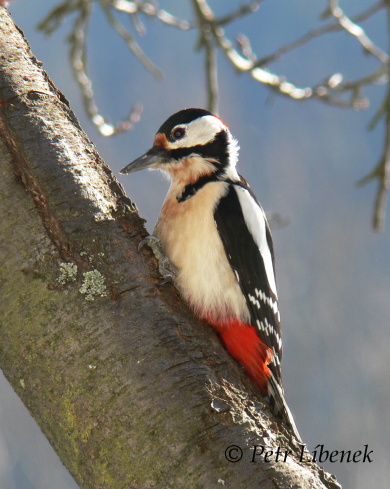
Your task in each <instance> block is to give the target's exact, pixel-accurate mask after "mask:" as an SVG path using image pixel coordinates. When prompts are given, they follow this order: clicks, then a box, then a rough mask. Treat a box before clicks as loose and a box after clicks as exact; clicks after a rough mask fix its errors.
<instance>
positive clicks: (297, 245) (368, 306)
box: [0, 0, 390, 489]
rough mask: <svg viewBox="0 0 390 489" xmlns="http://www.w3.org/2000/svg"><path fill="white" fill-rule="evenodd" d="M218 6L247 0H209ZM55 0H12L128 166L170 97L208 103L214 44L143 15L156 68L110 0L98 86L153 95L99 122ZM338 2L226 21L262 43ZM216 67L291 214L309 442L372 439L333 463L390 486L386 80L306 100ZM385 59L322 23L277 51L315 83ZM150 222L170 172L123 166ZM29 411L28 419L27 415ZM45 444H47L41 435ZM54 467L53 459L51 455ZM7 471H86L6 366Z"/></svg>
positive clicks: (261, 189) (254, 168) (226, 108)
mask: <svg viewBox="0 0 390 489" xmlns="http://www.w3.org/2000/svg"><path fill="white" fill-rule="evenodd" d="M210 4H211V6H213V7H215V9H216V11H217V12H219V13H223V12H227V11H230V9H233V8H234V6H235V5H237V4H238V2H236V1H230V0H229V1H224V2H220V1H217V0H214V1H211V2H210ZM54 5H56V2H55V1H50V2H48V1H47V0H35V1H34V2H26V1H25V0H16V1H15V2H12V3H11V5H10V11H11V13H12V14H13V17H14V19H15V21H16V22H17V23H18V25H19V26H20V27H21V28H22V30H23V31H24V33H25V35H26V37H27V39H28V40H29V42H30V45H31V47H32V50H33V52H34V54H35V55H36V56H37V58H38V59H40V60H41V61H42V62H43V66H44V68H45V70H46V71H47V72H48V74H49V76H50V77H51V78H52V79H53V81H54V83H55V84H56V85H57V86H58V88H59V89H60V90H61V91H63V93H64V94H65V96H66V97H67V98H68V100H69V101H70V104H71V107H72V109H73V110H74V111H75V112H76V115H77V117H78V118H79V119H80V122H81V124H82V126H83V128H84V130H86V132H87V133H88V135H89V137H90V138H91V139H92V140H93V142H94V143H95V145H96V146H97V148H98V150H99V152H100V154H101V155H102V156H103V158H104V159H105V161H106V162H107V163H108V164H109V165H110V167H111V168H112V169H113V170H114V171H115V172H116V173H117V174H118V171H119V169H121V168H122V167H123V166H125V165H126V164H127V163H128V162H130V161H131V160H132V159H134V158H135V157H137V156H138V155H140V154H142V153H143V152H144V151H145V150H146V149H148V148H149V146H150V145H151V142H152V139H153V135H154V133H155V132H156V130H157V129H158V127H159V126H160V125H161V123H162V122H163V121H164V120H165V119H166V118H167V117H168V116H169V115H170V114H172V113H173V112H175V111H177V110H179V109H181V108H184V107H190V106H199V107H202V106H204V105H205V103H206V95H205V92H204V74H203V70H202V67H203V58H202V56H201V54H200V53H199V52H194V46H195V44H196V41H197V37H196V33H195V32H187V33H184V32H181V31H178V30H176V29H174V28H171V27H166V26H161V25H160V24H159V23H158V22H157V21H154V22H149V21H148V20H145V25H146V27H147V31H148V33H147V35H146V36H144V37H143V38H142V39H140V44H141V45H142V47H143V48H144V49H145V51H146V52H147V54H148V55H149V56H150V57H151V58H152V59H153V61H154V62H155V63H156V64H157V65H158V66H159V67H160V68H161V69H162V70H163V71H164V79H163V80H162V81H156V80H155V79H153V77H152V76H151V75H150V74H148V73H146V72H145V70H144V69H143V68H142V67H140V65H139V63H138V62H137V61H136V60H134V58H132V57H131V55H130V54H129V53H128V52H127V50H126V48H125V46H124V45H123V42H121V40H119V39H118V38H117V37H116V36H115V35H113V33H112V32H111V30H110V29H109V28H107V27H106V24H105V20H104V18H103V16H102V15H101V13H100V12H99V10H98V8H96V11H95V15H94V19H93V23H92V25H91V28H90V37H89V44H88V53H89V59H90V75H91V77H92V79H93V80H94V82H95V92H96V96H97V101H98V103H99V105H100V106H101V108H102V110H103V111H104V113H105V114H106V115H108V117H109V118H110V119H111V120H113V121H117V120H119V119H121V118H123V117H125V116H126V115H127V112H128V110H129V108H130V107H131V106H132V105H133V104H134V103H136V102H141V103H142V104H143V106H144V114H143V117H142V120H141V122H140V123H139V124H138V125H137V127H136V129H135V130H134V131H133V132H129V133H126V134H122V135H120V136H116V137H114V138H103V137H102V136H100V135H99V134H98V133H97V131H96V130H95V128H94V127H93V126H92V124H91V123H90V122H89V120H88V119H87V117H86V116H85V113H84V110H83V107H82V103H81V97H80V94H79V91H78V88H77V86H76V83H75V82H74V80H73V79H72V75H71V73H70V69H69V65H68V56H67V51H66V45H65V44H64V39H65V38H66V36H67V33H68V32H69V29H70V23H69V21H67V22H65V23H64V24H63V25H62V26H61V28H60V29H59V31H58V32H57V33H55V34H54V35H52V36H51V37H49V38H47V37H45V36H43V35H42V34H41V33H38V32H37V31H36V30H35V26H36V24H37V23H38V22H39V21H40V20H41V19H42V18H43V17H44V15H45V14H46V13H47V12H48V10H49V8H50V7H51V6H54ZM160 5H161V7H163V8H166V9H167V10H168V11H171V12H172V13H175V14H176V15H178V16H182V17H187V18H188V17H189V18H191V9H190V8H189V6H188V5H189V3H188V2H180V3H178V2H174V1H173V0H169V1H161V2H160ZM325 6H326V2H325V1H324V2H322V1H319V2H307V1H304V0H296V1H294V2H291V1H287V0H273V1H272V2H270V1H267V2H263V4H262V7H261V9H260V11H259V12H258V13H257V14H255V15H253V16H251V17H248V18H246V19H245V20H242V21H239V22H235V23H234V24H232V25H231V26H229V27H228V28H227V34H228V36H229V37H230V38H231V39H232V40H233V39H234V37H235V36H236V35H237V34H239V33H242V32H245V33H246V34H247V35H248V37H249V38H250V39H251V41H252V47H253V49H254V51H255V52H256V53H257V54H258V56H259V57H262V56H264V55H267V54H269V53H271V52H273V51H274V50H275V49H276V48H277V47H278V46H279V45H280V44H284V43H287V42H290V41H292V40H293V39H295V38H296V37H298V36H299V35H302V34H304V33H305V32H307V31H308V30H309V29H310V28H312V27H315V26H318V25H322V24H321V21H320V20H319V18H318V17H319V14H320V13H321V12H322V11H323V10H324V9H325ZM341 6H342V7H343V8H344V10H345V11H346V12H347V13H348V14H351V15H353V14H356V13H358V12H359V11H360V10H362V9H364V8H366V7H367V2H366V1H363V0H355V1H353V2H352V1H351V0H349V1H347V0H344V1H342V2H341ZM366 26H367V32H368V34H369V35H370V37H371V38H372V39H373V40H374V41H375V42H376V43H377V44H378V45H379V46H381V47H382V48H383V49H386V46H387V43H388V41H387V32H386V19H385V15H384V13H379V14H377V15H376V16H375V17H373V18H372V19H371V20H370V21H368V22H367V23H366V24H364V27H366ZM218 63H219V67H220V72H219V83H220V106H219V114H220V116H221V117H222V118H223V119H224V120H225V121H226V122H227V123H228V125H229V126H230V128H231V131H232V133H233V134H234V136H235V137H236V138H237V139H238V140H239V143H240V146H241V151H240V162H239V171H240V172H241V173H242V174H243V175H244V176H245V177H246V178H247V179H248V180H249V182H250V184H251V187H252V188H253V190H254V192H255V193H256V194H257V196H258V197H259V199H260V201H261V203H262V205H263V207H264V208H265V210H266V211H267V212H271V213H272V212H277V213H278V214H280V215H281V216H282V217H283V218H284V219H285V220H286V221H288V224H287V225H286V226H284V227H282V228H280V229H273V237H274V243H275V251H276V269H277V284H278V291H279V298H280V308H281V314H282V330H283V342H284V358H283V365H282V367H283V377H284V384H285V390H286V396H287V401H288V403H289V405H290V407H291V409H292V411H293V413H294V416H295V419H296V422H297V426H298V428H299V430H300V432H301V434H302V436H303V439H304V440H305V441H306V443H307V444H308V446H309V448H310V449H311V450H312V449H314V447H315V446H316V445H317V444H319V443H323V444H325V446H326V447H329V449H330V450H340V449H344V450H354V451H355V450H358V449H361V448H362V446H363V445H364V444H368V445H369V447H370V449H373V450H374V462H373V463H371V464H352V465H351V464H346V463H343V464H329V465H327V466H326V468H327V470H329V471H331V472H333V473H335V474H336V476H337V477H338V479H339V480H340V482H341V483H342V484H343V487H345V488H349V487H350V488H354V489H363V488H366V487H371V486H372V484H373V481H376V487H385V486H386V484H387V481H388V480H389V478H390V469H389V464H388V461H387V458H386V456H387V450H388V439H389V435H390V433H389V428H388V424H387V423H384V422H383V420H386V419H389V417H390V407H389V406H390V403H389V391H390V381H389V378H388V377H389V376H388V368H387V360H388V355H389V348H388V341H387V340H388V336H389V335H388V323H389V317H390V300H389V276H390V261H389V257H388V251H389V244H390V233H389V229H390V223H388V225H387V228H386V229H385V230H384V231H383V232H382V233H374V232H373V231H372V229H371V215H372V207H373V202H374V198H375V192H376V183H370V184H368V185H367V186H365V187H363V188H357V187H356V185H355V184H356V182H357V180H358V179H360V178H362V177H363V176H364V175H366V174H367V173H368V172H369V171H370V170H371V169H372V168H373V166H374V165H375V164H376V163H377V161H378V159H379V157H380V155H381V152H382V144H383V135H384V127H383V125H382V124H379V125H378V126H377V128H376V129H375V130H374V131H367V125H368V123H369V121H370V120H371V118H372V117H373V115H374V113H375V111H376V110H377V108H378V106H379V104H380V103H381V100H382V98H383V96H384V93H385V86H375V87H371V88H369V89H368V90H367V95H369V97H370V101H371V105H370V108H369V109H368V110H367V111H353V110H344V109H338V108H333V107H328V106H326V105H324V104H322V103H319V102H315V101H308V102H295V101H292V100H289V99H286V98H282V97H278V96H276V95H274V94H272V93H271V92H270V91H269V90H268V89H267V88H265V87H263V86H261V85H259V84H257V83H256V82H254V81H253V80H252V79H251V78H250V77H249V76H248V75H247V74H240V75H237V74H236V73H235V71H234V69H233V68H232V67H231V66H230V65H229V64H228V62H227V61H226V60H225V59H224V57H223V56H222V55H221V54H220V55H219V56H218ZM376 66H377V63H376V61H375V60H374V59H371V58H369V57H367V56H365V55H363V53H362V49H361V47H360V46H359V45H358V43H357V42H356V40H355V39H353V38H351V37H350V36H348V35H347V34H346V33H345V32H340V33H337V34H331V35H327V36H323V37H321V38H319V39H318V40H316V41H315V42H313V43H311V44H309V45H307V46H305V47H304V48H302V49H301V50H296V51H294V52H292V53H291V54H290V55H288V56H286V57H285V58H284V59H282V60H280V61H278V62H277V63H275V64H273V65H271V67H270V69H271V70H272V71H273V72H275V73H277V74H283V75H285V76H286V77H287V78H288V79H289V80H290V81H292V82H294V83H296V84H297V85H299V86H307V85H310V84H313V83H318V82H319V81H321V80H323V79H324V78H326V77H327V76H329V75H330V74H332V73H335V72H342V73H343V74H345V76H346V77H347V78H348V77H352V78H356V77H359V76H362V75H363V74H364V73H366V72H367V71H369V70H373V69H374V68H375V67H376ZM119 179H120V181H121V183H122V184H123V185H124V186H125V189H126V192H127V193H128V195H129V196H130V197H131V199H132V200H134V201H135V202H136V203H137V205H138V207H139V209H140V214H141V215H142V217H144V218H146V219H147V220H148V223H147V226H148V229H149V231H150V232H152V230H153V225H154V222H155V220H156V217H157V215H158V212H159V209H160V206H161V203H162V201H163V199H164V196H165V194H166V191H167V188H168V185H169V184H168V181H167V180H166V179H164V178H162V176H161V174H159V173H158V172H140V173H139V174H138V173H137V174H134V175H130V176H127V177H126V176H120V177H119ZM20 427H23V430H21V429H20ZM37 446H39V447H40V450H37V449H36V447H37ZM49 468H50V469H49ZM0 486H1V487H6V488H7V489H38V488H39V489H46V488H49V487H50V488H52V487H58V488H61V489H68V488H69V489H74V488H75V487H77V486H76V485H75V483H74V482H73V481H72V479H71V478H70V476H69V475H68V474H67V473H66V471H65V469H64V468H63V467H62V465H61V463H60V462H59V461H58V459H57V458H56V456H55V455H54V454H53V453H52V452H51V449H50V448H49V447H48V444H47V442H46V441H45V439H44V438H43V437H41V435H40V433H39V429H38V428H37V427H36V426H35V425H34V423H33V422H32V420H31V418H29V416H28V414H27V413H26V411H25V410H24V408H23V407H22V406H20V405H19V404H18V400H17V398H16V396H15V395H14V393H13V392H12V390H11V389H10V388H9V386H7V384H6V381H4V380H1V379H0Z"/></svg>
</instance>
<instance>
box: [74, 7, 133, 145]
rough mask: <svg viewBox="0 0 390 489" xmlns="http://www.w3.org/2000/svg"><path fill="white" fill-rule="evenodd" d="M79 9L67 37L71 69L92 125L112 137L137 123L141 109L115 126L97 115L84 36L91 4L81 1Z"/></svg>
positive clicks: (101, 132)
mask: <svg viewBox="0 0 390 489" xmlns="http://www.w3.org/2000/svg"><path fill="white" fill-rule="evenodd" d="M79 9H80V12H79V15H78V16H77V17H76V20H75V23H74V27H73V30H72V33H71V35H70V36H69V43H70V58H71V62H72V69H73V73H74V75H75V78H76V81H77V82H78V84H79V86H80V89H81V93H82V96H83V102H84V106H85V109H86V111H87V113H88V115H89V116H90V118H91V121H92V123H93V124H94V125H95V126H96V127H97V128H98V130H99V132H100V134H102V135H103V136H112V135H114V134H118V133H120V132H123V131H128V130H130V129H132V128H133V127H134V124H135V123H136V122H138V121H139V118H140V114H141V111H142V108H141V106H140V105H136V106H134V107H133V108H132V110H131V111H130V114H129V116H128V117H127V118H126V119H125V120H124V121H121V122H120V123H118V124H117V125H115V126H114V125H112V124H110V123H109V122H107V120H106V119H105V118H104V117H103V116H102V115H101V114H100V113H99V109H98V107H97V105H96V103H95V97H94V93H93V86H92V82H91V79H90V78H89V77H88V74H87V52H86V36H87V30H88V25H89V21H90V17H91V14H92V2H91V1H89V0H87V1H85V0H84V1H82V2H81V3H80V5H79Z"/></svg>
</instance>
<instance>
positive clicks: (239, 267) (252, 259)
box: [214, 179, 282, 385]
mask: <svg viewBox="0 0 390 489" xmlns="http://www.w3.org/2000/svg"><path fill="white" fill-rule="evenodd" d="M244 214H245V216H246V218H245V217H244ZM214 218H215V222H216V225H217V229H218V232H219V236H220V238H221V240H222V242H223V245H224V248H225V252H226V256H227V258H228V260H229V263H230V265H231V267H232V268H233V270H234V271H235V273H236V278H237V280H238V282H239V285H240V287H241V290H242V293H243V294H244V296H245V300H246V303H247V306H248V309H249V311H250V316H251V324H252V325H253V326H254V327H255V328H256V330H257V333H258V335H259V337H260V339H261V340H262V341H263V342H264V343H265V344H266V345H267V346H268V347H270V348H271V349H273V351H274V360H273V361H272V362H271V363H270V364H269V368H270V369H271V371H272V373H273V374H274V376H275V378H276V380H277V381H278V382H279V383H280V385H282V384H281V370H280V360H281V357H282V341H281V331H280V317H279V311H278V307H277V306H278V300H277V295H276V286H275V275H274V257H273V246H272V238H271V232H270V230H269V227H268V223H267V220H266V217H265V214H264V212H263V209H262V208H261V206H260V203H259V202H258V200H257V199H256V197H255V196H254V195H253V193H252V191H251V190H250V188H249V186H248V184H247V183H246V181H245V180H244V179H241V180H240V181H239V182H230V183H229V187H228V191H227V194H226V195H225V197H223V198H222V199H221V200H220V202H219V203H218V206H217V207H216V209H215V211H214Z"/></svg>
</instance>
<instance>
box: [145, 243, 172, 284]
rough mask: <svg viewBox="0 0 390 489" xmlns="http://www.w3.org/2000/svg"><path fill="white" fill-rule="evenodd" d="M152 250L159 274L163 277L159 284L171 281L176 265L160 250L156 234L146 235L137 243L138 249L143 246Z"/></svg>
mask: <svg viewBox="0 0 390 489" xmlns="http://www.w3.org/2000/svg"><path fill="white" fill-rule="evenodd" d="M145 245H147V246H149V248H150V249H151V250H152V251H153V254H154V256H155V258H156V260H157V262H158V270H159V272H160V275H161V276H162V277H164V280H163V281H162V282H160V283H159V285H164V284H167V283H170V282H173V279H174V277H175V275H176V274H177V272H178V269H177V267H175V265H174V264H173V263H171V262H170V261H169V259H168V258H167V257H166V256H165V255H164V253H163V251H162V245H161V241H160V240H159V239H158V238H156V236H146V238H144V239H143V240H142V241H141V242H140V243H139V245H138V251H141V249H142V248H143V247H144V246H145Z"/></svg>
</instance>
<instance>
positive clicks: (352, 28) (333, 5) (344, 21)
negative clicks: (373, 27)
mask: <svg viewBox="0 0 390 489" xmlns="http://www.w3.org/2000/svg"><path fill="white" fill-rule="evenodd" d="M329 12H330V13H331V14H332V15H333V17H334V18H335V19H337V22H338V23H339V24H340V26H341V27H342V28H343V29H345V30H346V31H347V32H348V33H349V34H351V35H352V36H355V37H356V38H357V40H358V41H359V42H360V44H361V45H362V46H363V48H364V49H365V50H366V51H367V52H368V53H370V54H372V55H373V56H375V57H376V58H378V59H379V61H380V62H381V63H388V62H389V56H388V55H387V54H386V53H385V52H383V51H382V50H381V49H380V48H378V46H376V45H375V44H374V43H373V42H372V41H371V39H370V38H369V37H368V36H367V35H366V33H365V32H364V30H363V29H362V28H361V27H360V26H359V25H357V24H356V22H353V21H352V20H351V19H350V18H349V17H348V16H347V15H346V14H345V13H344V12H343V10H342V9H341V8H340V7H339V0H329Z"/></svg>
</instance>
